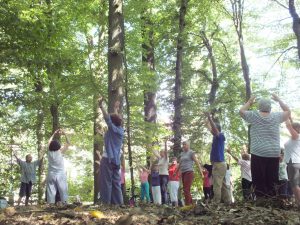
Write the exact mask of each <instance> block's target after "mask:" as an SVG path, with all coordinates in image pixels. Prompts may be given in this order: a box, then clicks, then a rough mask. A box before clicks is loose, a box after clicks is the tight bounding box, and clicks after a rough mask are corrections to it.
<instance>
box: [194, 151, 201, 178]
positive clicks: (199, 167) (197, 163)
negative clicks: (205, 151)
mask: <svg viewBox="0 0 300 225" xmlns="http://www.w3.org/2000/svg"><path fill="white" fill-rule="evenodd" d="M193 160H194V162H195V163H196V165H197V167H198V169H199V172H200V175H201V176H202V177H203V170H202V166H201V163H200V161H199V160H198V158H197V156H196V154H194V155H193Z"/></svg>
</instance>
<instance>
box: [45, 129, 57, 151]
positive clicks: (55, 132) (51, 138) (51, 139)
mask: <svg viewBox="0 0 300 225" xmlns="http://www.w3.org/2000/svg"><path fill="white" fill-rule="evenodd" d="M59 130H60V129H57V130H56V131H54V133H53V134H52V136H51V137H50V139H49V141H48V147H49V145H50V143H51V141H53V138H54V137H55V135H56V134H57V133H58V132H59Z"/></svg>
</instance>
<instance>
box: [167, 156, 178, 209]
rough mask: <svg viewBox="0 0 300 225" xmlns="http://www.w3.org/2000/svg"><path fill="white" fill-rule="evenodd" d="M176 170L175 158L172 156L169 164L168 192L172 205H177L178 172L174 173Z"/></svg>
mask: <svg viewBox="0 0 300 225" xmlns="http://www.w3.org/2000/svg"><path fill="white" fill-rule="evenodd" d="M177 170H178V163H177V158H176V157H173V158H172V164H171V165H170V166H169V184H168V185H169V192H170V199H171V202H172V204H173V205H174V206H178V189H179V179H180V174H179V173H175V171H177Z"/></svg>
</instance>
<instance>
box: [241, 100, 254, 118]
mask: <svg viewBox="0 0 300 225" xmlns="http://www.w3.org/2000/svg"><path fill="white" fill-rule="evenodd" d="M254 101H255V96H251V97H250V98H249V100H248V101H247V102H246V103H245V105H243V106H242V107H241V108H240V115H241V116H243V115H244V114H245V112H246V111H247V110H248V109H249V108H250V106H251V105H252V104H253V103H254Z"/></svg>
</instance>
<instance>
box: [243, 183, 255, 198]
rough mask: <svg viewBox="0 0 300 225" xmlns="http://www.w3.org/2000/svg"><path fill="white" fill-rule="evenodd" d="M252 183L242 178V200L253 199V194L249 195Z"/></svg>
mask: <svg viewBox="0 0 300 225" xmlns="http://www.w3.org/2000/svg"><path fill="white" fill-rule="evenodd" d="M251 187H252V181H249V180H247V179H245V178H242V190H243V197H244V200H251V199H253V193H251Z"/></svg>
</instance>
